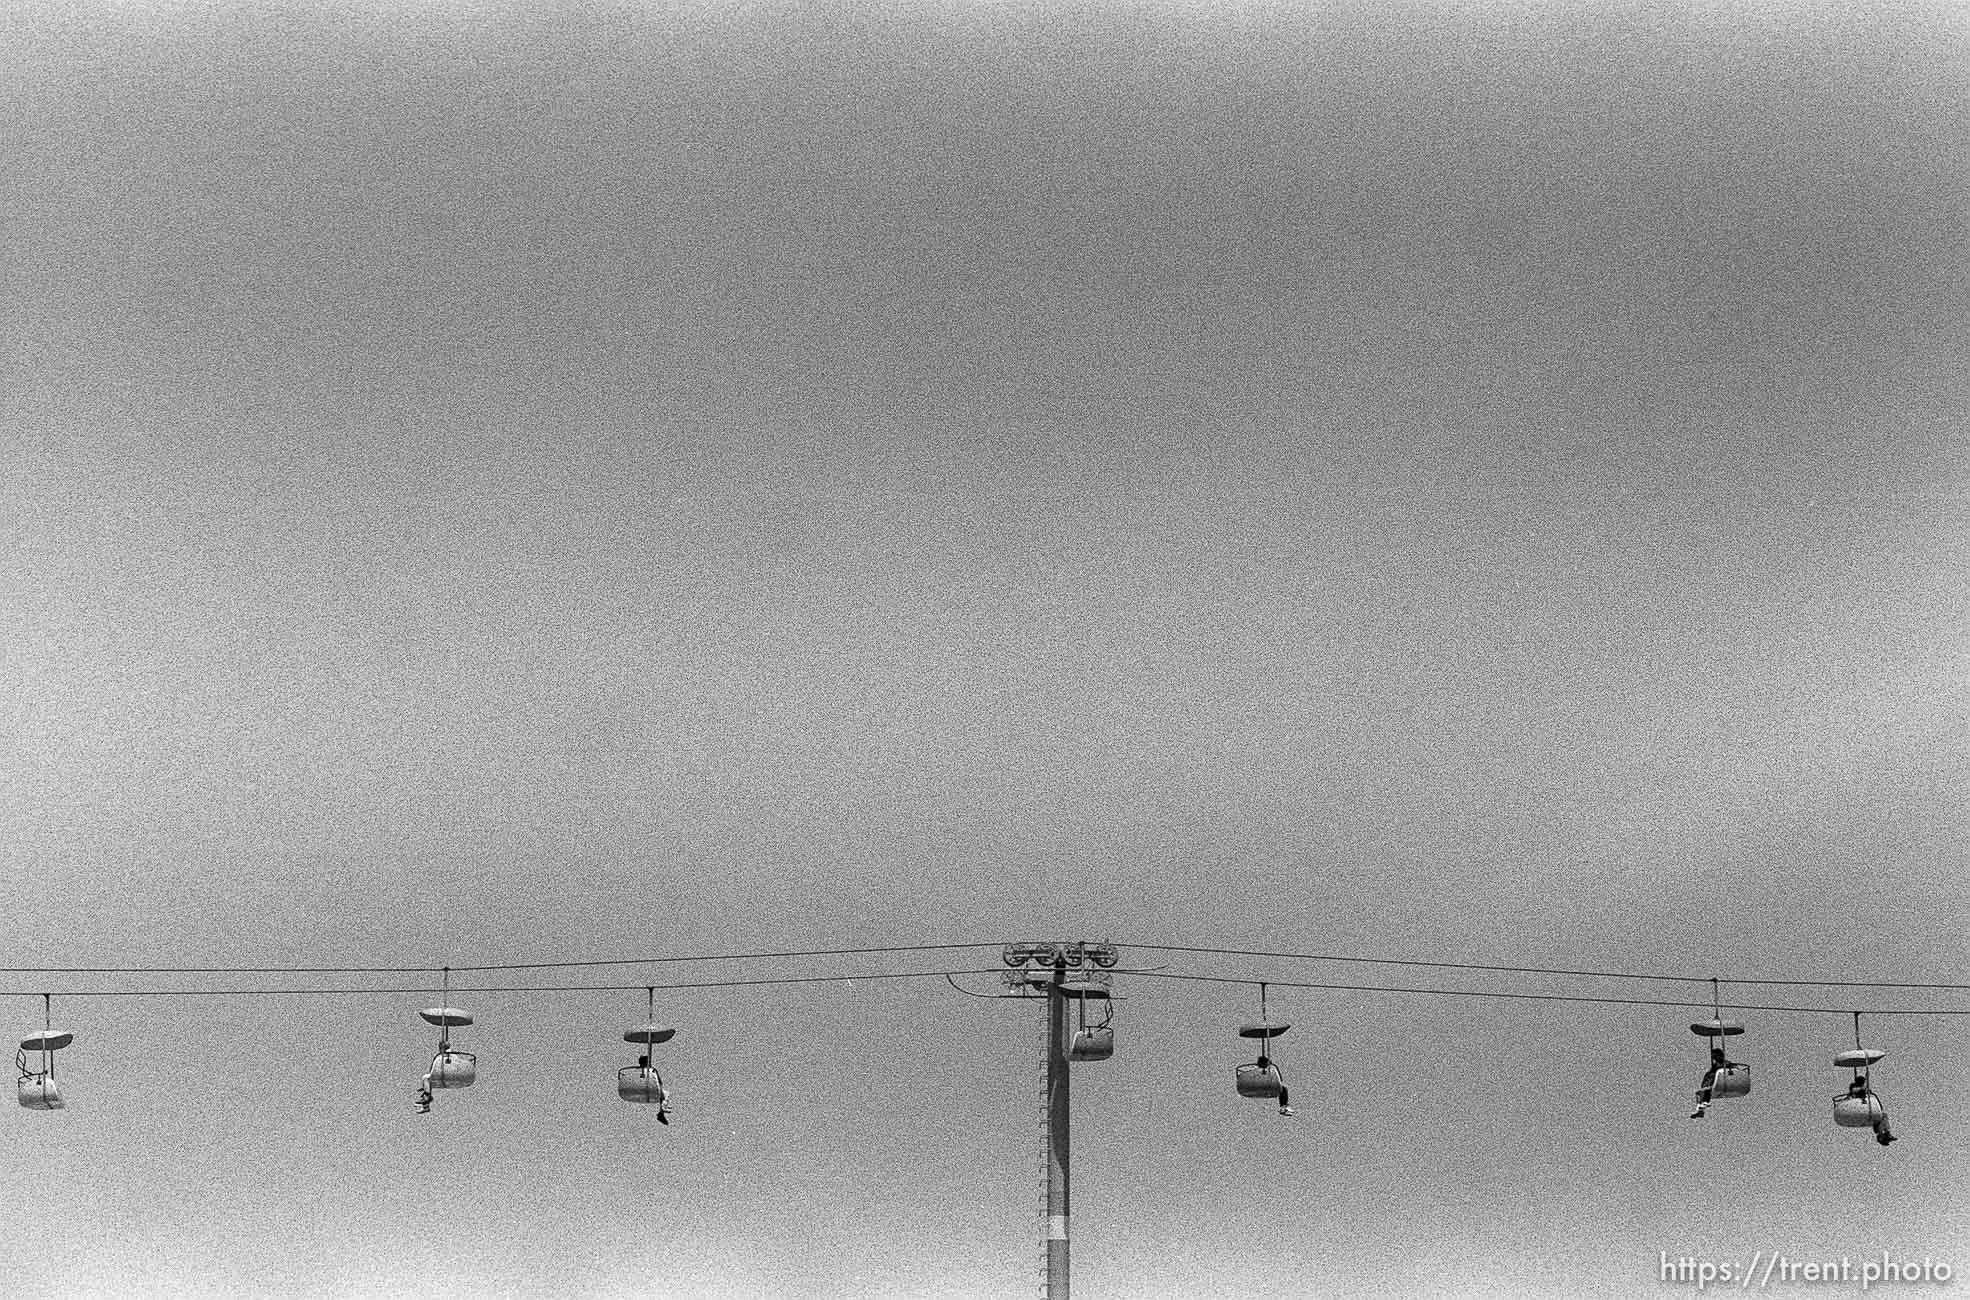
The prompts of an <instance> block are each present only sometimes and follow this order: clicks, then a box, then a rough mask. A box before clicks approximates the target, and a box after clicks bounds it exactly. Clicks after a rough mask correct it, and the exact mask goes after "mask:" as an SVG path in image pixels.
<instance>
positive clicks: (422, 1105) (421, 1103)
mask: <svg viewBox="0 0 1970 1300" xmlns="http://www.w3.org/2000/svg"><path fill="white" fill-rule="evenodd" d="M417 1113H418V1114H420V1115H429V1114H430V1113H431V1076H430V1075H428V1074H427V1075H425V1076H424V1079H423V1082H422V1083H421V1084H420V1085H419V1087H418V1089H417Z"/></svg>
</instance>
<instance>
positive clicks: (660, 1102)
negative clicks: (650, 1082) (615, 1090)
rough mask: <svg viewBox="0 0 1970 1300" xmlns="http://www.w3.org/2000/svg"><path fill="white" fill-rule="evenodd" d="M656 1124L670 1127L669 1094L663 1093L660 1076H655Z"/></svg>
mask: <svg viewBox="0 0 1970 1300" xmlns="http://www.w3.org/2000/svg"><path fill="white" fill-rule="evenodd" d="M644 1059H645V1060H647V1059H649V1058H647V1057H645V1058H644ZM657 1123H659V1124H662V1125H663V1126H664V1127H666V1128H668V1127H669V1126H670V1094H669V1093H668V1092H665V1091H664V1077H663V1076H662V1075H661V1074H659V1075H658V1076H657Z"/></svg>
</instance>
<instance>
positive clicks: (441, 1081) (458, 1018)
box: [417, 966, 479, 1115]
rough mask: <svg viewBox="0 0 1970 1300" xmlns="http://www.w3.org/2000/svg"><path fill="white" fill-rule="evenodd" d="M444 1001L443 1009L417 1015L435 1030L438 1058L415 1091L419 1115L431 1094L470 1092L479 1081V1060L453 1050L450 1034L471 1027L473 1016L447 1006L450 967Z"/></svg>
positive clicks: (429, 1009)
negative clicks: (450, 1090) (442, 1090)
mask: <svg viewBox="0 0 1970 1300" xmlns="http://www.w3.org/2000/svg"><path fill="white" fill-rule="evenodd" d="M444 997H445V1002H446V1005H443V1006H436V1007H425V1008H424V1009H423V1010H422V1011H419V1012H418V1013H417V1014H418V1015H419V1016H421V1017H423V1019H424V1023H426V1024H428V1025H436V1026H437V1027H438V1054H437V1055H436V1056H433V1057H432V1058H431V1072H430V1073H429V1074H427V1075H425V1076H424V1078H423V1080H422V1086H421V1087H420V1088H419V1089H418V1091H417V1110H418V1113H419V1114H420V1115H422V1114H428V1113H429V1112H430V1110H431V1094H432V1093H433V1092H434V1091H436V1090H438V1089H440V1088H469V1087H471V1086H472V1083H473V1081H474V1080H476V1079H477V1078H478V1077H479V1058H478V1057H476V1056H474V1055H473V1054H472V1053H470V1052H458V1051H453V1050H452V1045H451V1031H452V1030H454V1029H456V1028H458V1027H460V1026H461V1025H469V1024H471V1023H472V1013H471V1012H469V1011H463V1010H460V1009H459V1008H458V1007H454V1006H451V1005H449V1003H450V1001H451V967H449V966H447V967H445V984H444Z"/></svg>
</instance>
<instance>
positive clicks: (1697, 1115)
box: [1690, 1065, 1717, 1119]
mask: <svg viewBox="0 0 1970 1300" xmlns="http://www.w3.org/2000/svg"><path fill="white" fill-rule="evenodd" d="M1716 1092H1717V1067H1716V1066H1714V1065H1713V1066H1711V1067H1710V1068H1709V1069H1707V1070H1705V1071H1704V1072H1703V1082H1702V1083H1700V1084H1698V1085H1697V1089H1696V1109H1695V1110H1693V1111H1691V1112H1690V1118H1691V1119H1702V1118H1703V1117H1704V1116H1705V1115H1707V1114H1709V1113H1710V1100H1711V1098H1712V1097H1714V1096H1715V1095H1716Z"/></svg>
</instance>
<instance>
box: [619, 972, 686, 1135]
mask: <svg viewBox="0 0 1970 1300" xmlns="http://www.w3.org/2000/svg"><path fill="white" fill-rule="evenodd" d="M649 993H650V997H649V1004H648V1012H647V1016H646V1019H645V1021H644V1023H643V1024H640V1025H637V1026H635V1027H633V1028H630V1029H625V1030H624V1031H623V1035H622V1040H623V1041H624V1042H625V1043H636V1044H638V1045H640V1046H641V1047H642V1048H643V1054H642V1055H641V1056H639V1057H638V1058H637V1060H636V1064H635V1065H625V1066H623V1067H622V1068H621V1069H620V1070H617V1071H616V1095H617V1096H618V1097H621V1098H622V1099H623V1100H624V1101H633V1102H636V1103H638V1104H641V1105H651V1106H655V1107H656V1108H657V1118H658V1119H659V1120H661V1121H662V1122H663V1123H666V1124H668V1123H669V1122H670V1119H669V1114H668V1111H667V1110H666V1108H665V1103H666V1102H668V1101H669V1100H670V1094H669V1093H668V1092H666V1091H665V1090H664V1080H663V1075H661V1074H659V1073H658V1072H657V1067H656V1065H655V1064H653V1063H652V1061H651V1056H652V1053H651V1051H650V1049H651V1048H653V1047H655V1046H656V1045H657V1044H658V1043H667V1042H669V1041H670V1040H671V1039H672V1038H674V1037H675V1036H676V1034H677V1031H676V1030H675V1029H673V1028H671V1027H670V1026H669V1025H660V1024H658V1023H657V990H656V989H655V988H654V987H652V988H651V989H650V990H649Z"/></svg>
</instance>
